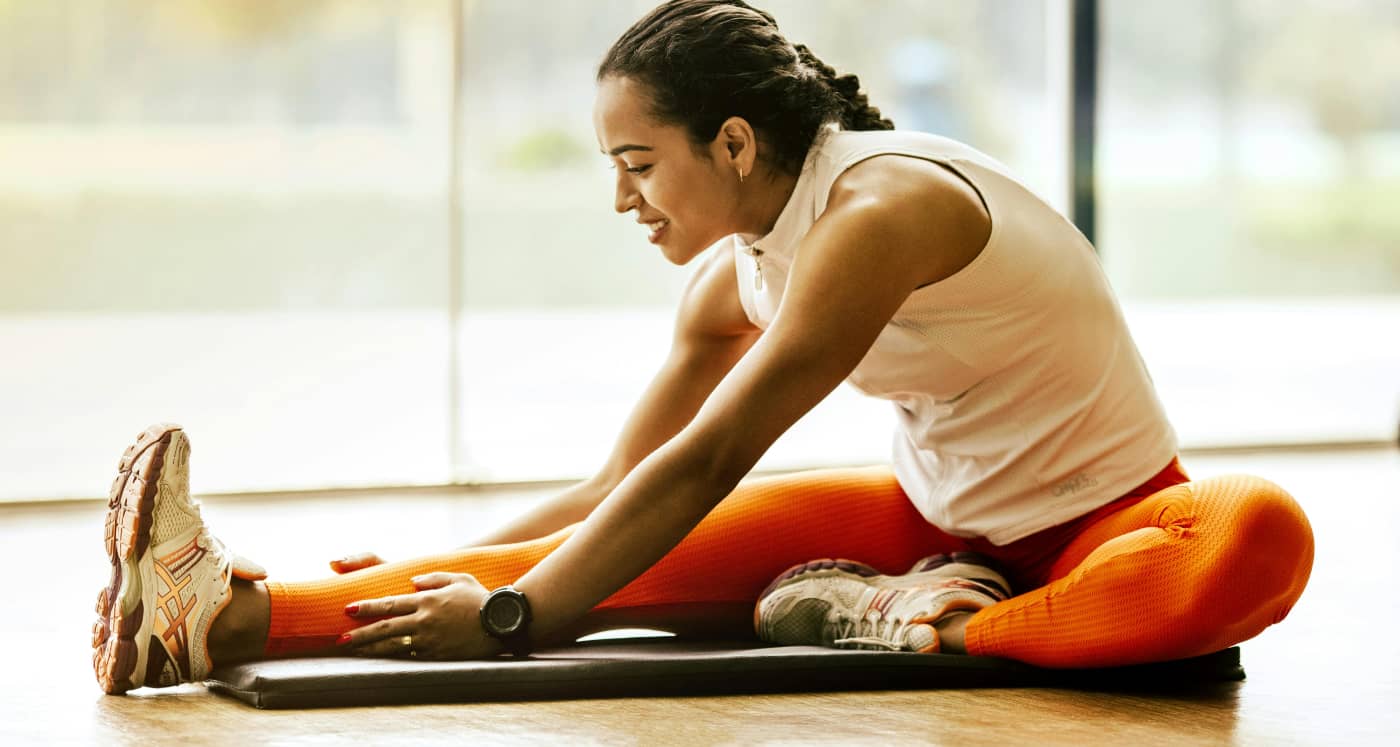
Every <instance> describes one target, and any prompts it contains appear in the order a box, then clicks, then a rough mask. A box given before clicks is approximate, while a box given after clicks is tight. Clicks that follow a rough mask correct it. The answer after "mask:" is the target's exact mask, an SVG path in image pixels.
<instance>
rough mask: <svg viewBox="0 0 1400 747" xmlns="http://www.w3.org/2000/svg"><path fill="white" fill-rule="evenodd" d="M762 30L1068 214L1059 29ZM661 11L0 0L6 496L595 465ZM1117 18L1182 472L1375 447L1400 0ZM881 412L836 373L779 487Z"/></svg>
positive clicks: (1397, 369)
mask: <svg viewBox="0 0 1400 747" xmlns="http://www.w3.org/2000/svg"><path fill="white" fill-rule="evenodd" d="M760 4H761V5H763V6H764V7H766V8H768V9H770V10H771V11H772V12H773V13H774V14H775V15H776V16H777V18H778V20H779V22H780V24H781V25H782V27H783V29H784V30H785V31H786V32H787V33H788V35H789V36H790V37H791V38H792V39H794V40H796V41H800V42H803V43H806V44H808V45H809V46H810V47H811V48H812V49H813V50H814V51H815V52H816V53H817V54H818V55H819V56H821V57H822V58H824V59H825V60H826V61H827V62H829V63H831V64H833V65H835V66H836V67H837V68H838V69H841V70H843V71H853V72H856V73H858V74H859V75H860V76H861V80H862V82H863V83H864V85H865V86H866V88H867V89H868V91H869V94H870V98H871V100H872V102H873V103H875V104H876V105H878V106H880V107H881V108H882V110H884V112H885V113H886V114H888V115H889V116H891V117H892V118H893V119H894V120H895V122H896V124H898V125H899V126H900V127H902V128H909V129H921V130H927V131H931V132H936V133H940V134H944V135H948V136H951V137H954V138H958V139H961V140H964V141H967V142H969V143H971V144H972V145H974V146H976V147H978V148H980V149H982V150H984V151H986V152H988V153H990V154H991V155H993V156H995V157H996V158H998V159H1000V160H1001V161H1003V162H1005V163H1007V164H1009V165H1010V166H1011V167H1012V168H1013V170H1015V171H1016V172H1017V173H1018V174H1019V175H1020V176H1021V177H1022V179H1023V180H1024V181H1025V182H1026V183H1027V184H1028V185H1030V186H1031V187H1032V188H1033V189H1035V190H1036V191H1038V192H1040V193H1041V194H1042V195H1043V196H1045V197H1046V199H1048V200H1050V201H1051V203H1052V204H1055V205H1056V206H1057V207H1060V208H1061V209H1066V208H1067V203H1068V197H1067V196H1066V190H1065V187H1064V185H1065V183H1066V180H1067V173H1068V170H1069V167H1068V158H1069V155H1068V153H1069V151H1068V145H1067V143H1068V139H1067V137H1066V134H1065V133H1066V116H1067V115H1066V110H1067V101H1066V95H1067V94H1066V90H1065V87H1064V85H1063V79H1064V75H1065V74H1064V71H1063V67H1064V61H1063V58H1064V55H1066V54H1067V49H1068V43H1067V41H1066V39H1065V34H1067V33H1068V31H1067V29H1068V27H1067V24H1065V23H1064V22H1063V18H1062V14H1063V7H1064V3H1063V2H1055V1H1053V0H1046V1H1036V0H995V1H992V0H987V1H985V2H968V1H967V0H938V1H931V0H905V1H902V2H895V1H893V0H884V1H876V0H862V1H861V2H851V1H849V0H821V1H818V0H771V1H770V2H767V3H760ZM650 5H651V3H649V2H636V1H630V0H629V1H621V0H612V1H609V2H599V1H597V0H591V1H590V2H562V1H561V2H548V3H540V2H535V3H522V2H514V1H511V0H480V1H476V2H472V1H470V0H461V2H460V3H458V2H454V0H443V1H440V2H427V1H424V2H408V3H404V2H391V1H389V0H278V1H277V2H270V1H267V0H261V1H259V2H247V1H246V0H202V1H201V2H188V0H44V1H43V2H36V1H34V0H0V426H2V427H0V500H12V501H13V500H33V499H47V498H66V497H93V496H98V495H102V494H104V493H105V490H106V487H107V485H106V481H107V480H109V479H110V470H111V468H112V467H113V466H114V465H115V463H116V460H117V458H118V456H119V455H120V453H121V450H122V448H123V447H124V446H125V444H126V443H127V442H128V441H130V440H131V438H132V437H133V436H135V434H136V433H137V432H138V431H140V430H141V429H142V428H144V427H145V426H146V425H147V424H148V423H150V422H153V421H158V420H172V421H175V422H179V423H182V424H184V425H185V426H186V428H187V429H188V430H189V432H190V433H191V436H192V440H193V442H194V444H195V450H196V459H197V464H196V466H195V475H194V479H195V483H196V484H195V489H196V490H197V491H200V492H208V493H219V492H250V491H271V490H297V489H317V488H331V487H365V486H390V485H435V484H446V483H466V482H499V481H520V480H549V479H560V478H573V477H581V476H585V475H587V474H589V473H590V472H591V471H592V470H594V469H596V468H597V467H598V466H599V465H600V464H601V462H602V460H603V459H604V457H605V455H606V454H607V452H608V449H609V447H610V446H611V443H612V439H613V437H614V436H615V434H616V432H617V430H618V428H619V427H620V425H621V423H622V421H623V419H624V418H625V417H626V415H627V413H628V411H629V409H630V407H631V404H632V402H633V400H634V398H635V397H636V396H637V395H638V394H639V393H640V391H641V389H642V387H643V386H644V385H645V383H646V382H647V381H648V380H649V378H650V376H651V374H652V373H653V372H654V371H655V370H656V368H657V367H658V366H659V365H660V363H661V361H662V359H663V358H664V356H665V354H666V351H667V348H668V345H669V335H670V328H671V319H672V316H673V313H674V306H675V303H676V300H677V297H678V294H679V291H680V289H681V287H682V285H683V283H684V282H685V280H686V278H687V277H688V273H689V269H688V268H675V267H673V266H671V265H670V264H668V263H667V262H665V260H664V259H662V257H661V256H660V255H659V254H658V253H657V252H656V251H655V249H654V248H653V247H651V246H650V245H648V244H647V242H646V239H645V235H644V233H643V232H642V231H641V230H640V229H639V228H638V227H637V226H636V225H635V224H634V223H632V222H631V220H629V219H627V218H622V217H619V216H617V215H616V214H614V213H613V211H612V208H611V205H612V186H611V173H610V172H609V171H608V170H607V166H608V164H607V162H606V160H605V159H604V158H603V157H602V156H601V155H599V154H598V152H597V144H596V141H595V139H594V136H593V133H592V127H591V121H590V110H591V105H592V96H593V71H594V68H595V66H596V64H597V61H598V60H599V58H600V57H601V55H602V53H603V52H604V51H605V50H606V48H607V46H608V45H609V44H610V43H611V42H612V40H613V39H615V38H616V37H617V35H618V34H620V33H621V32H622V31H623V30H624V29H625V28H626V27H627V26H628V25H629V24H630V23H631V22H632V21H633V20H635V19H636V18H638V17H639V16H640V15H641V14H642V13H643V12H645V10H646V9H647V8H648V7H650ZM1101 13H1102V15H1101V27H1100V34H1099V43H1100V47H1099V63H1100V67H1099V70H1100V75H1101V80H1100V86H1099V89H1098V102H1097V103H1098V111H1099V119H1098V125H1099V129H1098V138H1099V139H1098V147H1097V164H1098V171H1097V177H1098V190H1097V212H1098V216H1099V218H1098V226H1097V232H1096V236H1097V244H1098V247H1099V249H1100V252H1101V256H1102V258H1103V261H1104V264H1105V266H1106V268H1107V270H1108V272H1109V275H1110V278H1111V280H1112V282H1113V284H1114V286H1115V287H1116V289H1117V290H1118V292H1119V294H1120V296H1121V299H1122V301H1123V305H1124V307H1125V310H1126V312H1127V315H1128V318H1129V322H1130V325H1131V326H1132V329H1133V332H1134V335H1135V337H1136V339H1137V341H1138V344H1139V346H1140V348H1141V349H1142V352H1143V355H1144V357H1145V358H1146V360H1147V363H1148V366H1149V368H1150V369H1151V371H1152V372H1153V376H1154V378H1155V380H1156V383H1157V386H1158V389H1159V391H1160V393H1161V395H1162V397H1163V399H1164V401H1165V402H1166V404H1167V407H1168V412H1169V413H1170V414H1171V415H1172V418H1173V422H1174V423H1175V425H1176V426H1177V429H1178V431H1179V432H1180V434H1181V436H1182V439H1183V442H1184V445H1186V446H1187V447H1197V448H1199V447H1207V446H1231V445H1241V446H1254V445H1274V444H1296V443H1335V442H1364V441H1380V440H1389V439H1393V438H1395V433H1396V427H1397V417H1400V344H1398V343H1397V340H1400V4H1397V3H1395V2H1392V1H1391V0H1346V1H1344V0H1334V1H1331V2H1328V1H1326V0H1309V1H1304V0H1291V1H1289V2H1283V3H1278V2H1265V1H1264V0H1177V2H1172V3H1137V2H1130V1H1129V0H1105V1H1104V2H1102V4H1101ZM872 40H879V43H872ZM892 427H893V418H892V417H891V416H890V413H889V410H888V405H886V404H884V403H881V402H878V401H874V400H867V399H863V398H861V397H860V396H859V395H857V394H855V393H854V391H852V390H847V389H845V388H843V389H841V390H838V391H837V392H836V393H835V394H833V395H832V396H831V397H830V398H829V399H828V401H827V402H825V403H823V404H822V405H821V406H820V407H819V408H818V409H817V410H816V411H814V412H813V413H812V414H811V415H809V416H808V417H807V418H806V419H805V420H804V421H803V422H802V423H800V424H799V425H798V426H797V427H796V428H795V429H794V430H793V431H792V432H791V433H789V434H788V435H787V436H785V437H784V438H783V440H782V441H780V442H779V444H778V445H776V446H775V447H774V448H773V450H772V451H771V452H770V453H769V454H768V456H767V457H765V458H764V460H763V462H761V463H760V468H764V469H777V468H791V467H806V466H820V465H831V464H856V463H869V462H875V461H881V460H884V459H886V458H887V454H888V450H889V444H890V434H891V429H892Z"/></svg>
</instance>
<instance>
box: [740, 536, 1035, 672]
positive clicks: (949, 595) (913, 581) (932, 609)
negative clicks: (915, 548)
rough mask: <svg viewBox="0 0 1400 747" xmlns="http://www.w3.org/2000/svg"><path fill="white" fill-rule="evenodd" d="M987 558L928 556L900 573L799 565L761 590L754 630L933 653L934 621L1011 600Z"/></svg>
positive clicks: (791, 640) (799, 640) (807, 641)
mask: <svg viewBox="0 0 1400 747" xmlns="http://www.w3.org/2000/svg"><path fill="white" fill-rule="evenodd" d="M992 563H993V561H991V560H990V559H987V558H984V557H983V556H980V555H977V554H975V553H966V552H958V553H954V554H953V555H952V556H949V555H934V556H932V557H928V558H924V559H923V560H920V561H919V562H918V563H915V564H914V568H913V569H911V570H910V572H909V573H906V574H904V575H902V576H884V575H881V574H880V572H879V571H877V570H875V569H874V568H871V567H870V566H868V565H865V564H864V563H857V562H855V561H850V560H814V561H812V562H809V563H802V564H800V565H796V566H793V567H792V568H789V569H788V570H787V571H786V572H784V573H783V574H782V575H780V576H778V578H776V579H774V581H773V583H771V584H769V586H768V588H767V589H766V590H764V592H763V594H762V595H761V596H760V597H759V600H758V604H757V605H755V607H754V630H755V631H757V633H758V637H759V638H761V639H763V640H765V641H769V642H772V643H782V644H787V645H820V646H830V647H833V648H859V649H874V650H885V651H916V652H919V653H938V650H939V640H938V632H937V630H935V628H934V625H935V624H937V623H938V621H939V620H941V619H942V618H943V617H945V616H946V615H949V614H951V613H953V612H957V611H959V610H967V611H976V610H980V609H983V608H984V607H989V606H991V605H993V604H996V603H997V602H1000V601H1002V600H1005V599H1009V598H1010V597H1011V586H1010V584H1008V583H1007V582H1006V578H1005V577H1004V576H1003V575H1002V574H1001V573H998V572H997V571H996V570H994V569H993V568H992V567H991V565H992Z"/></svg>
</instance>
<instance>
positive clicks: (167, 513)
mask: <svg viewBox="0 0 1400 747" xmlns="http://www.w3.org/2000/svg"><path fill="white" fill-rule="evenodd" d="M189 465H190V442H189V439H187V438H186V437H185V432H184V431H183V430H181V429H180V426H178V425H171V424H168V423H162V424H158V425H153V426H151V427H150V428H147V429H146V431H145V432H144V433H142V434H141V435H140V436H137V438H136V443H134V444H132V445H131V446H130V447H129V448H128V449H127V450H126V453H125V454H123V455H122V459H121V463H120V464H119V465H118V467H117V478H116V480H115V481H113V483H112V491H111V495H110V497H109V499H108V503H107V505H108V510H107V523H106V547H107V555H108V557H110V558H111V560H112V576H111V581H110V583H108V585H107V588H105V589H103V590H102V591H101V593H99V594H98V595H97V622H96V624H94V625H93V632H92V648H93V652H92V666H93V670H94V671H95V672H96V674H97V682H98V684H99V685H101V686H102V689H103V690H105V691H106V692H108V693H123V692H126V691H127V690H131V689H133V688H137V687H169V686H171V685H178V684H180V683H182V682H196V681H201V680H203V679H204V678H205V676H206V675H208V673H209V670H210V668H211V664H210V661H209V646H208V638H209V628H210V626H211V625H212V624H213V622H214V618H215V617H216V616H217V615H218V614H219V612H220V611H221V610H222V609H223V608H224V606H225V605H227V604H228V602H229V599H231V598H232V593H231V591H230V578H231V576H238V577H241V578H247V579H250V580H255V579H260V578H265V577H266V575H267V574H266V573H265V572H264V571H263V570H262V569H261V568H259V567H258V566H257V565H255V564H253V563H250V562H248V561H246V560H244V559H242V558H236V557H234V556H233V555H232V554H230V553H229V552H228V550H227V549H226V548H225V547H224V545H223V543H221V542H219V540H217V539H215V538H214V536H213V535H211V534H209V530H208V529H207V528H206V527H205V526H204V521H203V520H202V519H201V518H200V515H199V504H198V503H196V502H195V501H193V500H191V499H190V489H189V482H190V472H189Z"/></svg>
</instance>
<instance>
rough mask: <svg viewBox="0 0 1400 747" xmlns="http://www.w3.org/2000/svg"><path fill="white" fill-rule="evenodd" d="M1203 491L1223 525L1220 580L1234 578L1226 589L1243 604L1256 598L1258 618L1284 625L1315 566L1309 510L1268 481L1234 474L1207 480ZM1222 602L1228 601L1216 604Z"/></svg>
mask: <svg viewBox="0 0 1400 747" xmlns="http://www.w3.org/2000/svg"><path fill="white" fill-rule="evenodd" d="M1200 488H1201V489H1198V491H1197V499H1198V501H1199V500H1202V499H1204V500H1205V501H1206V502H1207V504H1213V505H1207V506H1198V510H1201V511H1202V513H1203V514H1205V515H1212V514H1213V516H1211V518H1212V519H1215V521H1212V523H1213V524H1215V525H1216V526H1219V527H1223V529H1224V535H1225V536H1223V537H1221V538H1220V539H1221V543H1220V544H1219V545H1218V546H1217V553H1216V555H1217V558H1218V559H1219V560H1221V561H1223V562H1222V563H1220V566H1219V567H1218V568H1217V570H1218V571H1219V574H1218V575H1217V578H1220V579H1225V578H1228V579H1231V581H1232V583H1228V584H1225V585H1224V586H1225V587H1227V588H1229V587H1233V588H1229V591H1226V590H1225V589H1221V591H1224V592H1225V593H1226V594H1227V595H1228V596H1231V597H1233V599H1234V601H1235V602H1237V603H1243V602H1245V600H1252V601H1253V602H1254V603H1255V604H1257V605H1258V606H1259V609H1258V610H1254V611H1253V612H1255V614H1262V615H1264V616H1267V617H1270V618H1273V619H1271V620H1270V621H1269V624H1272V623H1275V622H1278V621H1279V620H1282V619H1283V616H1285V615H1287V614H1288V611H1289V610H1290V609H1291V608H1292V606H1293V603H1294V602H1296V601H1297V599H1298V597H1299V596H1300V595H1301V594H1302V592H1303V587H1304V586H1306V585H1307V581H1308V577H1309V576H1310V575H1311V573H1312V564H1313V550H1314V545H1313V532H1312V525H1311V523H1310V522H1309V521H1308V518H1307V515H1306V514H1304V513H1303V509H1302V507H1301V506H1299V505H1298V502H1297V501H1296V500H1294V498H1293V496H1292V495H1289V493H1288V491H1286V490H1284V489H1283V488H1281V487H1279V486H1278V485H1276V484H1274V483H1272V482H1270V481H1268V480H1264V479H1262V478H1258V477H1253V476H1248V475H1232V476H1229V477H1223V478H1218V479H1216V480H1210V481H1206V484H1205V485H1202V486H1200ZM1215 601H1216V602H1217V603H1219V602H1221V601H1223V600H1219V599H1217V600H1215Z"/></svg>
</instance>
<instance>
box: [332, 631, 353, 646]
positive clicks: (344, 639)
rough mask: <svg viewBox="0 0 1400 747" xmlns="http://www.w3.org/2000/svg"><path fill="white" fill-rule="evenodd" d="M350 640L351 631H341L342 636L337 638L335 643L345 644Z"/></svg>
mask: <svg viewBox="0 0 1400 747" xmlns="http://www.w3.org/2000/svg"><path fill="white" fill-rule="evenodd" d="M349 642H350V634H349V633H341V634H340V637H339V638H337V639H335V645H337V646H344V645H345V644H347V643H349Z"/></svg>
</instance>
